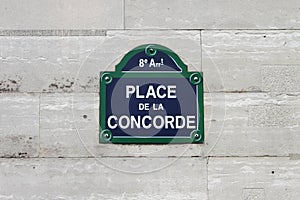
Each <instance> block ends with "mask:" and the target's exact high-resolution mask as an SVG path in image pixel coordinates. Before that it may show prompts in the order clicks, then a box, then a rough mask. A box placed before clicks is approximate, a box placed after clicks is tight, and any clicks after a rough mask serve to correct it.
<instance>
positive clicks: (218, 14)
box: [125, 0, 300, 29]
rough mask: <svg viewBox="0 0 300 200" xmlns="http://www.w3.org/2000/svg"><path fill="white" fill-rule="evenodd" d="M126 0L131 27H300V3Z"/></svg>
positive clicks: (126, 19) (127, 26)
mask: <svg viewBox="0 0 300 200" xmlns="http://www.w3.org/2000/svg"><path fill="white" fill-rule="evenodd" d="M145 3H146V1H144V0H126V1H125V28H128V29H297V28H299V27H300V24H299V21H300V18H299V10H297V9H296V8H297V6H298V7H299V2H298V1H297V0H289V1H285V2H281V1H276V2H274V1H272V0H266V1H259V0H255V1H250V2H249V1H237V0H233V1H205V2H203V1H197V0H191V1H180V0H175V1H174V0H167V1H159V0H155V1H151V2H147V5H145Z"/></svg>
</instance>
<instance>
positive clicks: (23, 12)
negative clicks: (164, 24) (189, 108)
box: [0, 0, 124, 30]
mask: <svg viewBox="0 0 300 200" xmlns="http://www.w3.org/2000/svg"><path fill="white" fill-rule="evenodd" d="M123 16H124V5H123V2H122V1H121V2H120V1H118V0H112V1H104V0H100V1H97V0H90V1H89V2H86V1H84V0H76V1H71V0H66V1H59V0H54V1H52V0H42V1H39V0H25V1H22V2H21V3H20V2H19V1H17V0H3V1H2V2H1V5H0V24H1V26H0V29H17V30H19V29H23V30H24V29H27V30H28V29H121V28H124V19H123Z"/></svg>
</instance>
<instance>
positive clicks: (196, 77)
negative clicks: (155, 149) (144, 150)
mask: <svg viewBox="0 0 300 200" xmlns="http://www.w3.org/2000/svg"><path fill="white" fill-rule="evenodd" d="M143 51H144V52H146V54H147V55H149V56H152V55H155V53H156V52H157V51H160V52H163V53H165V54H167V55H168V56H170V57H171V58H172V59H173V60H174V61H175V62H176V63H177V65H178V66H179V67H180V68H181V71H180V72H175V71H174V72H172V71H170V72H165V73H158V72H155V71H153V72H145V73H143V72H133V71H131V72H130V73H128V72H126V71H123V68H124V67H125V66H126V64H127V63H128V61H129V60H130V59H131V58H132V57H133V56H134V55H136V54H137V53H140V52H143ZM154 77H155V78H188V79H189V81H190V83H191V84H194V85H196V98H197V109H198V110H197V113H198V116H197V122H196V124H197V129H196V130H193V131H192V132H191V133H190V135H189V137H176V136H175V137H155V136H154V137H152V136H149V137H134V136H132V137H126V138H124V137H114V136H113V134H112V133H111V131H110V130H108V129H106V86H107V85H108V84H109V83H111V81H112V80H113V79H114V78H154ZM99 107H100V111H99V126H100V133H99V142H100V143H116V144H169V143H203V142H204V105H203V73H202V72H197V71H193V72H189V71H188V70H187V65H185V64H184V63H183V61H182V60H181V59H180V58H179V56H178V55H177V54H175V53H174V52H173V51H172V50H170V49H168V48H167V47H164V46H162V45H158V44H146V45H141V46H138V47H136V48H134V49H133V50H131V51H129V52H128V53H127V54H126V55H125V56H124V57H123V58H122V60H121V61H120V63H119V64H117V65H116V67H115V71H104V72H100V105H99Z"/></svg>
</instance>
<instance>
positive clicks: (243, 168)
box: [208, 157, 300, 200]
mask: <svg viewBox="0 0 300 200" xmlns="http://www.w3.org/2000/svg"><path fill="white" fill-rule="evenodd" d="M299 164H300V161H299V160H289V158H282V157H281V158H280V157H274V158H251V157H249V158H210V159H209V164H208V190H209V199H219V200H223V199H224V200H225V199H226V200H227V199H231V200H240V199H243V200H253V199H255V200H264V199H273V200H281V199H291V200H296V199H298V198H299V197H300V192H299V191H300V185H299V181H298V179H299V173H300V167H299Z"/></svg>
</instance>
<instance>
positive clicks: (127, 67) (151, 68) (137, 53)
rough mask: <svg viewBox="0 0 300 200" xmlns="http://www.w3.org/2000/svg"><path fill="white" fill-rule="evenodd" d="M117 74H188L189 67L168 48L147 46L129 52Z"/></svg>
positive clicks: (117, 69) (121, 62) (118, 67)
mask: <svg viewBox="0 0 300 200" xmlns="http://www.w3.org/2000/svg"><path fill="white" fill-rule="evenodd" d="M116 72H181V73H185V72H187V66H186V65H185V64H184V63H183V61H182V60H181V59H180V58H179V56H178V55H177V54H176V53H174V52H173V51H172V50H170V49H169V48H167V47H164V46H162V45H158V44H146V45H141V46H138V47H136V48H134V49H132V50H131V51H129V52H128V53H127V54H126V55H125V56H124V57H123V59H122V60H121V61H120V63H119V64H117V65H116Z"/></svg>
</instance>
